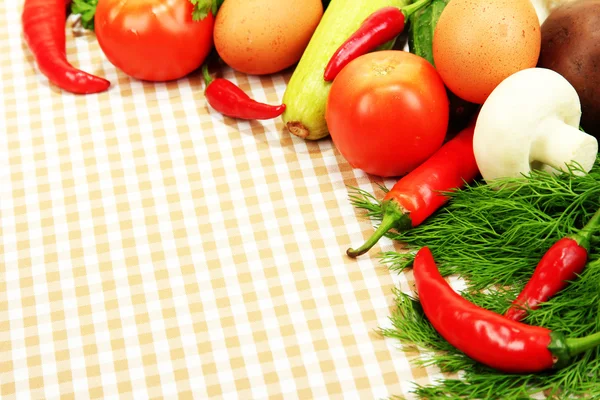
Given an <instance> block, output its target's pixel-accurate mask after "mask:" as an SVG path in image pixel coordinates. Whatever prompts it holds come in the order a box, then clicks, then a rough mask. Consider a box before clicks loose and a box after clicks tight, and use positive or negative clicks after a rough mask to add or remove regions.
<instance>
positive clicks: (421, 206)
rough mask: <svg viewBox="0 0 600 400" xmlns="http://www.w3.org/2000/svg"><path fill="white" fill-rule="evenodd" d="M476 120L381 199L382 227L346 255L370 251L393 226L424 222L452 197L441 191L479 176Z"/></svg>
mask: <svg viewBox="0 0 600 400" xmlns="http://www.w3.org/2000/svg"><path fill="white" fill-rule="evenodd" d="M475 121H476V119H475V118H474V119H473V120H472V121H471V123H470V124H469V125H468V126H467V127H466V128H465V129H463V130H462V131H461V132H460V133H459V134H458V135H456V136H455V137H454V138H453V139H451V140H449V141H448V142H446V143H445V144H444V145H443V146H442V147H440V149H439V150H438V151H436V152H435V153H434V154H433V155H432V156H431V157H430V158H429V159H427V161H425V162H424V163H423V164H421V165H420V166H418V167H417V168H416V169H414V170H413V171H411V172H409V173H408V174H407V175H405V176H404V177H402V178H401V179H400V180H399V181H398V182H397V183H396V184H395V185H394V186H393V187H392V189H391V190H390V191H389V192H388V193H387V194H386V195H385V197H384V198H383V200H382V202H381V210H382V212H383V219H382V220H381V224H380V225H379V228H377V230H376V231H375V232H374V233H373V235H372V236H371V237H370V238H369V239H368V240H367V241H366V242H365V243H364V244H363V245H362V246H360V247H359V248H357V249H348V250H347V251H346V254H348V255H349V256H350V257H357V256H359V255H361V254H364V253H366V252H367V251H369V249H370V248H371V247H373V246H374V245H375V243H377V241H378V240H379V239H380V238H381V237H382V236H383V235H384V234H385V233H386V232H387V231H388V230H390V229H392V228H395V229H396V230H398V231H402V230H408V229H410V228H411V227H414V226H417V225H419V224H421V223H422V222H423V221H425V220H426V219H427V218H428V217H429V216H430V215H431V214H433V213H434V212H435V211H436V210H438V209H439V208H440V207H441V206H443V205H444V204H445V203H446V202H447V201H448V200H449V198H448V196H444V195H443V194H441V193H440V192H444V191H450V190H454V189H457V188H461V187H463V186H464V185H465V183H466V182H470V181H472V180H473V179H475V177H476V176H477V175H478V174H479V169H478V168H477V162H476V161H475V155H474V154H473V131H474V129H475Z"/></svg>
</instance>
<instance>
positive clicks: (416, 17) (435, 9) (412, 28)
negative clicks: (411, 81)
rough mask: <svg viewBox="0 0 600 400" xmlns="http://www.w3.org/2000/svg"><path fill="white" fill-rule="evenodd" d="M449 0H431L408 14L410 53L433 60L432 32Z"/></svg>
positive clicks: (431, 61)
mask: <svg viewBox="0 0 600 400" xmlns="http://www.w3.org/2000/svg"><path fill="white" fill-rule="evenodd" d="M449 1H450V0H432V2H431V3H429V5H428V6H426V7H424V8H422V9H420V10H419V11H417V12H415V13H414V14H413V15H411V16H410V19H409V21H410V24H409V26H408V48H409V50H410V52H411V53H413V54H416V55H418V56H420V57H423V58H424V59H426V60H427V61H429V62H430V63H431V64H432V65H434V66H435V64H434V62H433V47H432V46H433V32H434V31H435V27H436V25H437V22H438V20H439V19H440V15H442V11H444V8H445V7H446V4H448V2H449Z"/></svg>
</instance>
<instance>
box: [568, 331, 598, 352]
mask: <svg viewBox="0 0 600 400" xmlns="http://www.w3.org/2000/svg"><path fill="white" fill-rule="evenodd" d="M599 345H600V332H596V333H593V334H591V335H588V336H584V337H582V338H567V339H565V346H566V347H567V350H568V351H569V355H570V356H571V357H574V356H576V355H577V354H581V353H583V352H584V351H587V350H590V349H593V348H594V347H598V346H599Z"/></svg>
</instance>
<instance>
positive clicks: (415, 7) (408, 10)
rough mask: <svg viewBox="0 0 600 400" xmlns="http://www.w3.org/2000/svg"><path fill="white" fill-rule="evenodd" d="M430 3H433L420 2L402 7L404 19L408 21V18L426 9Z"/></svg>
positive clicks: (426, 0) (428, 1)
mask: <svg viewBox="0 0 600 400" xmlns="http://www.w3.org/2000/svg"><path fill="white" fill-rule="evenodd" d="M429 3H431V0H418V1H415V2H414V3H412V4H411V5H408V6H405V7H402V8H401V9H400V10H402V13H403V14H404V17H405V18H406V19H408V17H410V16H411V15H412V14H414V13H415V12H417V11H419V10H420V9H421V8H423V7H425V6H426V5H428V4H429Z"/></svg>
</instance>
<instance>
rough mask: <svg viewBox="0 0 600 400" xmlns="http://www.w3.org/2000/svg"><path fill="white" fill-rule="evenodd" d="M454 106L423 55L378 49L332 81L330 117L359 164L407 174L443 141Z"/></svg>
mask: <svg viewBox="0 0 600 400" xmlns="http://www.w3.org/2000/svg"><path fill="white" fill-rule="evenodd" d="M448 114H449V105H448V97H447V95H446V89H445V87H444V83H443V82H442V79H441V78H440V76H439V74H438V73H437V71H436V70H435V68H434V67H433V66H432V65H431V64H430V63H429V62H427V61H426V60H425V59H424V58H421V57H419V56H416V55H414V54H411V53H408V52H404V51H396V50H389V51H378V52H373V53H369V54H366V55H363V56H361V57H358V58H357V59H355V60H353V61H352V62H350V63H349V64H348V65H347V66H346V67H344V69H343V70H342V71H341V72H340V73H339V74H338V76H337V77H336V78H335V80H334V81H333V84H332V85H331V89H330V92H329V97H328V99H327V108H326V113H325V118H326V120H327V126H328V128H329V133H330V134H331V138H332V140H333V142H334V144H335V146H336V147H337V149H338V150H339V151H340V153H341V154H342V155H343V156H344V158H345V159H346V160H347V161H348V162H349V163H350V165H352V166H353V167H354V168H359V169H362V170H363V171H365V172H367V173H369V174H373V175H378V176H383V177H388V176H399V175H404V174H406V173H408V172H410V171H411V170H413V169H414V168H416V167H417V166H418V165H419V164H421V163H422V162H423V161H425V160H426V159H427V158H429V157H430V156H431V155H432V154H433V153H434V152H435V151H436V150H437V149H438V148H440V146H441V145H442V143H443V141H444V138H445V136H446V130H447V128H448Z"/></svg>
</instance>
